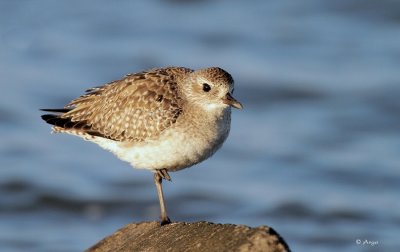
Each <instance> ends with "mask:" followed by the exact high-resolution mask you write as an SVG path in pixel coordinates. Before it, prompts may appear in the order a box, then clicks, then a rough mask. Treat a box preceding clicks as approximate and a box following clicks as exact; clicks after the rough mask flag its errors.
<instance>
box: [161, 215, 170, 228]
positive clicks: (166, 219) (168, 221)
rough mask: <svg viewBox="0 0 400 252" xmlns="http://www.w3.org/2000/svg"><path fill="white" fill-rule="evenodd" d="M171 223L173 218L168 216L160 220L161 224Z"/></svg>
mask: <svg viewBox="0 0 400 252" xmlns="http://www.w3.org/2000/svg"><path fill="white" fill-rule="evenodd" d="M170 223H171V220H170V219H169V218H168V216H166V217H162V218H161V222H160V224H161V226H164V225H167V224H170Z"/></svg>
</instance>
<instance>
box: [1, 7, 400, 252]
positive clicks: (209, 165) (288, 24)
mask: <svg viewBox="0 0 400 252" xmlns="http://www.w3.org/2000/svg"><path fill="white" fill-rule="evenodd" d="M0 13H1V15H0V83H1V92H0V134H1V135H0V136H1V141H0V160H1V168H0V223H1V225H0V250H1V251H82V250H84V249H85V248H88V247H89V246H91V245H93V244H94V243H96V242H97V241H98V240H100V239H101V238H103V237H104V236H106V235H108V234H111V233H112V232H114V231H115V230H116V229H118V228H120V227H122V226H124V225H125V224H127V223H130V222H137V221H144V220H155V219H157V218H158V215H159V209H158V201H157V197H156V193H155V188H154V186H153V182H152V175H151V174H150V173H149V172H147V171H140V170H132V169H131V168H130V167H129V165H127V164H126V163H123V162H121V161H119V160H117V159H116V158H115V157H113V155H111V154H110V153H107V152H106V151H103V150H101V149H100V148H98V147H97V146H95V145H94V144H91V143H87V142H83V141H81V140H80V139H78V138H74V137H72V136H66V135H61V134H59V135H51V134H49V132H50V128H49V126H48V125H45V124H44V122H42V121H41V120H40V117H39V116H40V112H39V111H38V108H43V107H60V106H62V105H64V104H66V103H67V102H68V101H69V100H70V99H72V98H75V97H76V96H78V95H80V94H81V93H82V92H83V90H85V89H87V88H89V87H92V86H97V85H99V84H101V83H106V82H108V81H111V80H114V79H118V78H120V77H121V76H123V75H124V74H126V73H129V72H136V71H140V70H145V69H148V68H152V67H161V66H169V65H175V66H187V67H192V68H200V67H205V66H220V67H222V68H224V69H226V70H228V71H229V72H230V73H231V74H232V75H233V77H234V78H235V81H236V88H235V89H236V90H235V97H236V98H237V99H238V100H240V101H241V102H242V103H243V104H244V106H245V109H244V110H242V111H237V110H235V111H234V112H233V122H232V130H231V135H230V137H229V138H228V140H227V142H226V143H225V145H224V146H223V148H222V149H221V150H220V151H219V152H218V153H217V154H216V155H215V156H214V157H213V158H211V159H210V160H208V161H206V162H204V163H202V164H200V165H197V166H196V167H194V168H192V169H188V170H184V171H181V172H179V173H173V174H172V178H173V183H165V190H166V197H167V204H168V207H169V213H170V217H171V218H172V219H173V220H176V221H199V220H207V221H213V222H218V223H236V224H246V225H250V226H259V225H269V226H272V227H273V228H274V229H276V230H277V231H278V232H279V233H280V234H281V235H282V236H283V237H284V238H285V239H286V241H287V242H288V243H289V245H290V246H291V247H292V249H293V250H294V251H398V249H399V248H400V242H399V240H398V235H399V234H400V213H399V209H400V201H399V195H400V194H399V192H400V172H399V167H400V155H399V150H400V117H399V116H398V115H399V109H400V100H399V99H398V96H399V92H400V85H399V84H400V75H399V69H400V43H399V41H400V18H399V17H400V4H399V3H398V2H397V1H391V0H384V1H379V3H376V2H375V1H361V0H346V1H344V0H340V1H330V2H328V1H319V0H306V1H301V2H300V1H289V0H286V1H261V0H260V1H252V2H251V3H249V2H245V1H227V0H225V1H224V0H221V1H199V0H198V1H194V0H192V1H177V0H174V1H172V0H170V1H136V2H133V1H118V4H116V3H114V4H111V3H109V2H106V1H96V2H94V1H92V2H91V1H85V2H82V1H64V2H59V1H57V2H56V1H50V0H48V1H40V2H37V1H1V2H0ZM358 239H359V240H360V241H361V244H360V245H358V244H357V240H358ZM364 241H369V242H377V244H376V243H375V245H374V246H373V245H367V244H364V245H363V243H364Z"/></svg>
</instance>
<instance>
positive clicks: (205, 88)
mask: <svg viewBox="0 0 400 252" xmlns="http://www.w3.org/2000/svg"><path fill="white" fill-rule="evenodd" d="M210 90H211V87H210V85H208V84H207V83H203V91H204V92H208V91H210Z"/></svg>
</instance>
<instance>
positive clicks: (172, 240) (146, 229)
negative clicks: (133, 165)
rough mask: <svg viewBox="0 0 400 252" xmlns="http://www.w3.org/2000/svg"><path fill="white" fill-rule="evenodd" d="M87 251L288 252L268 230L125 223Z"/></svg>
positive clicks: (228, 226)
mask: <svg viewBox="0 0 400 252" xmlns="http://www.w3.org/2000/svg"><path fill="white" fill-rule="evenodd" d="M86 251H87V252H101V251H163V252H164V251H274V252H280V251H290V249H289V247H288V245H287V244H286V242H285V241H284V240H283V239H282V238H281V237H280V235H279V234H278V233H276V232H275V230H273V229H272V228H270V227H267V226H260V227H256V228H251V227H247V226H244V225H232V224H214V223H210V222H195V223H186V222H174V223H171V224H168V225H164V226H160V223H159V222H141V223H132V224H128V225H126V226H125V227H123V228H121V229H120V230H118V231H116V232H115V233H114V234H112V235H110V236H108V237H106V238H104V239H103V240H101V241H100V242H98V243H97V244H96V245H94V246H93V247H91V248H89V249H88V250H86Z"/></svg>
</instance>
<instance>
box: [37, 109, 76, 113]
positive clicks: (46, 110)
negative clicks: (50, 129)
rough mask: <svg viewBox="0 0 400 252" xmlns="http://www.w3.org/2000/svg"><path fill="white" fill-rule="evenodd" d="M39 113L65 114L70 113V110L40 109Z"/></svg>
mask: <svg viewBox="0 0 400 252" xmlns="http://www.w3.org/2000/svg"><path fill="white" fill-rule="evenodd" d="M40 110H41V111H45V112H56V113H67V112H69V111H71V109H67V108H62V109H40Z"/></svg>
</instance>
